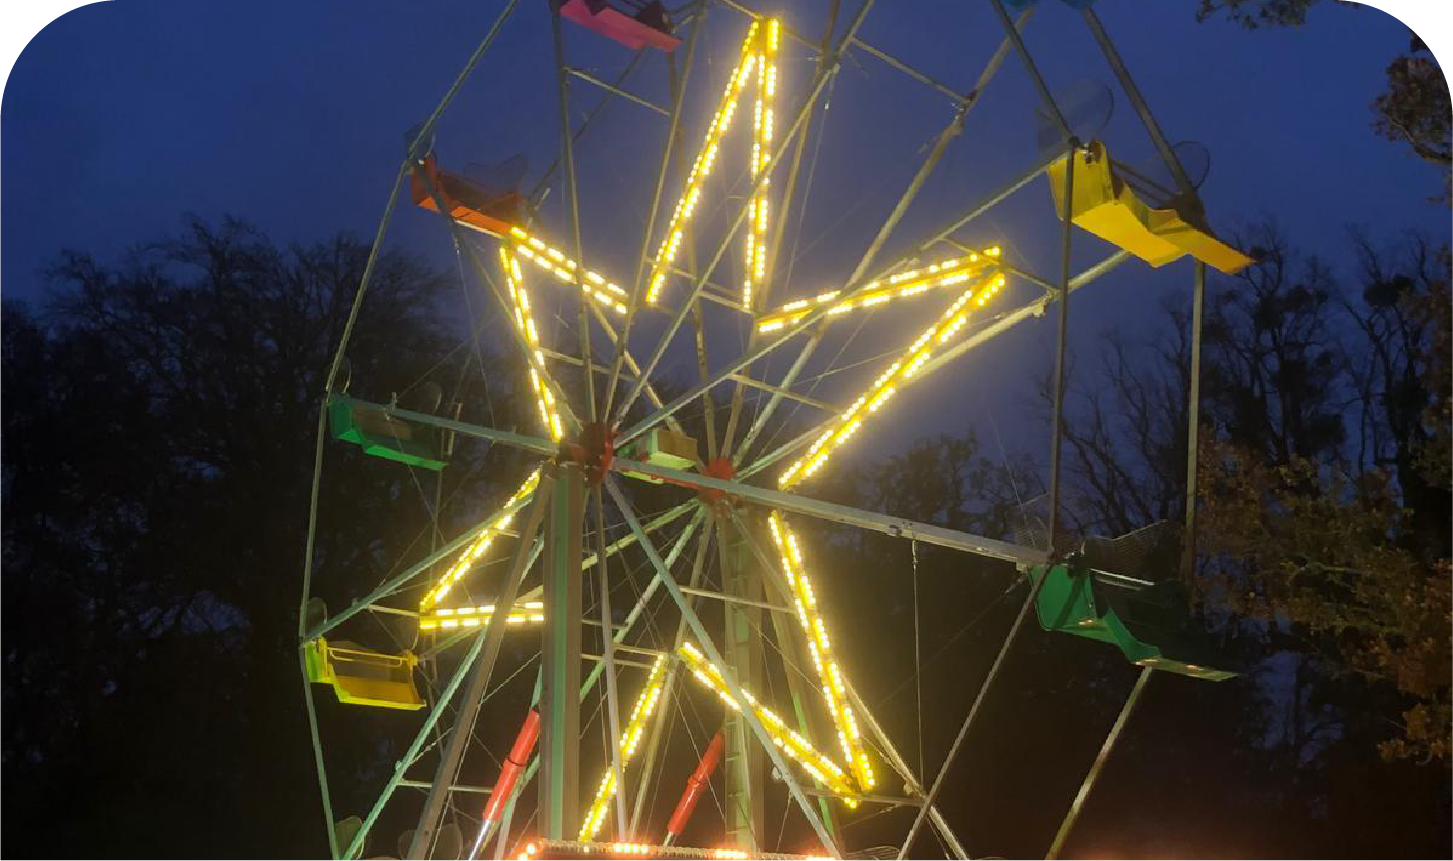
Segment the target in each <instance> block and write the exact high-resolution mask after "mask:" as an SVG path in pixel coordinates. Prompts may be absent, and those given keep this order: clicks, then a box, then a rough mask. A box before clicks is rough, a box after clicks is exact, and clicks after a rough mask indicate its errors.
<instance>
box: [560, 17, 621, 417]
mask: <svg viewBox="0 0 1453 861" xmlns="http://www.w3.org/2000/svg"><path fill="white" fill-rule="evenodd" d="M550 34H551V36H552V37H553V38H554V42H555V81H556V83H557V84H558V85H559V88H560V151H561V156H560V166H561V168H562V169H563V170H564V171H565V202H566V205H567V206H568V207H569V208H570V232H571V236H572V237H573V238H574V240H575V248H574V251H575V259H576V260H579V261H582V263H581V265H580V266H577V267H576V269H575V286H576V287H577V288H578V290H577V293H578V295H579V298H580V322H579V325H580V358H581V360H582V361H584V362H585V365H584V367H585V404H586V413H587V414H589V416H590V420H591V421H595V418H596V411H595V374H594V373H592V372H591V370H590V317H589V316H588V314H587V313H586V305H588V304H589V302H590V300H589V299H587V298H586V293H585V281H584V280H583V279H584V277H585V274H584V273H585V266H584V262H583V261H584V260H585V254H584V252H583V250H582V249H581V242H580V197H579V193H578V190H577V189H576V186H575V139H574V138H573V137H572V136H571V134H570V75H569V74H568V73H567V72H566V67H565V40H564V36H563V34H562V33H561V32H560V4H559V3H556V2H553V0H551V2H550ZM627 334H629V333H627Z"/></svg>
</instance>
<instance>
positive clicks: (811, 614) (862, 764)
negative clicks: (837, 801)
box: [767, 511, 874, 792]
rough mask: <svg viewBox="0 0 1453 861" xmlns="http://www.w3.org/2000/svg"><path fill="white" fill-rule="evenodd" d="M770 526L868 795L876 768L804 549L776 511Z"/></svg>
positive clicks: (830, 705) (825, 694)
mask: <svg viewBox="0 0 1453 861" xmlns="http://www.w3.org/2000/svg"><path fill="white" fill-rule="evenodd" d="M767 523H768V525H769V526H770V527H771V530H772V540H773V541H774V542H775V543H776V545H777V553H778V555H780V556H781V557H782V570H783V571H785V572H786V573H787V585H788V586H789V587H790V588H791V590H792V597H793V600H794V601H795V602H796V604H797V621H798V623H799V624H801V625H802V632H803V633H804V634H806V635H807V645H808V648H809V650H810V651H811V653H812V663H813V665H814V666H816V667H817V677H818V680H819V681H820V683H821V688H822V698H823V699H824V700H825V701H826V702H827V710H828V713H829V714H831V715H832V722H833V725H834V726H836V727H837V733H838V743H839V745H840V746H841V748H842V752H843V756H844V758H846V759H847V763H848V768H849V769H850V770H851V771H852V773H853V777H854V778H856V779H857V781H858V787H859V788H860V789H862V790H863V791H865V792H866V791H867V790H869V789H872V788H873V783H874V780H873V767H872V765H870V764H869V762H868V752H867V751H866V750H865V749H864V747H863V739H862V735H861V734H860V733H859V731H858V719H857V717H856V716H855V715H854V714H853V707H852V706H851V705H849V703H848V692H847V686H846V685H845V684H844V682H843V673H842V669H841V667H839V666H838V662H837V660H836V659H835V658H833V654H832V642H831V641H830V640H829V639H828V636H827V626H826V625H825V624H824V623H823V621H822V614H821V613H819V612H818V610H817V596H816V595H815V594H813V591H812V583H811V581H810V580H808V578H807V569H806V567H805V566H804V565H803V562H802V549H801V548H800V547H799V546H798V543H797V536H796V535H794V534H793V532H792V530H791V529H790V528H788V526H787V523H786V521H784V520H783V519H782V516H781V515H780V514H778V513H777V512H776V511H773V512H771V514H770V515H768V518H767Z"/></svg>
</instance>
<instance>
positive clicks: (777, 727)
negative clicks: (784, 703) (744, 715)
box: [676, 643, 858, 808]
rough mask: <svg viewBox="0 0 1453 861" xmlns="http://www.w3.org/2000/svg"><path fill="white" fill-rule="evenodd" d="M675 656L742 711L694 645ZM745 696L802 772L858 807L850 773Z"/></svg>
mask: <svg viewBox="0 0 1453 861" xmlns="http://www.w3.org/2000/svg"><path fill="white" fill-rule="evenodd" d="M676 653H677V654H678V655H680V656H681V659H682V660H683V661H685V662H686V665H687V666H688V667H689V668H690V669H691V674H692V675H694V676H696V678H697V680H698V681H700V682H701V683H702V684H704V685H706V686H707V687H708V688H710V689H711V690H713V691H715V692H716V694H717V696H719V697H721V699H722V702H724V703H726V704H727V707H728V708H730V709H732V710H734V711H740V710H741V708H742V704H741V703H738V702H737V701H736V699H734V698H733V697H732V695H731V693H730V692H729V691H728V690H727V685H726V680H725V679H724V678H722V675H721V671H720V670H718V669H717V668H716V665H715V664H713V663H711V662H710V661H708V660H707V659H706V656H705V655H703V654H702V653H701V651H700V650H699V649H697V648H696V646H694V645H692V644H691V643H682V644H681V646H680V648H678V649H677V650H676ZM742 695H743V696H745V697H746V699H747V703H746V704H747V705H748V706H750V707H751V709H752V713H753V714H755V715H756V716H757V719H758V720H760V721H761V722H762V728H763V729H765V730H766V731H767V735H769V736H771V738H772V743H773V744H775V745H776V746H777V747H779V748H781V749H782V752H783V753H785V754H787V755H788V756H789V757H791V758H792V759H794V760H796V761H797V763H798V764H799V765H801V766H802V768H803V770H805V771H806V772H807V773H808V774H810V775H812V778H813V779H814V780H816V781H817V782H818V783H819V784H821V785H822V786H823V787H825V788H826V789H827V790H828V791H829V792H835V793H837V794H838V796H839V797H841V798H842V800H843V803H844V804H846V805H847V806H848V807H849V808H855V807H857V806H858V799H857V798H856V797H855V795H856V793H855V792H854V791H853V787H852V785H851V784H850V783H849V782H848V775H847V772H845V771H843V769H842V766H840V765H838V764H837V763H835V762H833V761H832V760H830V759H828V758H827V757H826V756H823V755H822V754H820V753H818V752H817V749H816V748H814V747H813V746H812V745H811V744H809V743H808V741H807V739H805V738H803V737H802V736H801V735H800V734H798V733H797V731H795V730H793V729H792V728H791V727H789V726H787V724H785V723H783V722H782V719H781V718H779V717H777V715H776V713H774V712H773V711H772V710H771V709H769V708H767V707H766V706H764V705H762V704H761V703H758V702H757V699H756V697H753V696H752V693H751V691H747V690H743V691H742Z"/></svg>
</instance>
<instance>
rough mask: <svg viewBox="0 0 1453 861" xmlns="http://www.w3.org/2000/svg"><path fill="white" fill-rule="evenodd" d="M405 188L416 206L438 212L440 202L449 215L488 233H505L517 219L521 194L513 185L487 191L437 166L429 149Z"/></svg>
mask: <svg viewBox="0 0 1453 861" xmlns="http://www.w3.org/2000/svg"><path fill="white" fill-rule="evenodd" d="M431 187H432V190H431ZM409 190H410V193H411V195H412V197H413V200H414V204H415V205H416V206H419V207H421V208H423V209H427V210H429V211H430V212H438V211H439V204H440V203H442V204H443V205H444V209H445V211H446V212H447V213H448V214H449V217H450V218H453V219H454V220H455V221H458V222H459V223H460V224H463V225H464V226H466V227H469V228H472V229H474V230H478V231H479V232H480V233H486V234H489V235H490V236H494V237H500V236H506V235H508V234H509V232H510V229H511V228H512V227H514V226H515V225H517V224H518V223H519V221H520V200H521V198H520V193H519V191H518V190H517V189H509V190H507V191H503V192H491V191H490V190H489V189H485V188H481V187H480V186H478V185H476V184H474V183H472V182H470V181H469V180H467V179H465V178H464V177H462V176H457V175H455V174H452V173H449V172H448V171H446V170H443V169H442V168H440V167H439V165H438V163H437V161H436V160H435V158H434V155H433V153H430V154H429V155H428V156H426V157H425V158H424V162H423V164H422V165H420V166H419V167H418V168H417V169H415V170H414V172H413V175H412V176H411V177H410V180H409ZM436 197H437V200H436V199H435V198H436Z"/></svg>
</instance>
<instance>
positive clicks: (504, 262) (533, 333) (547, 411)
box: [499, 245, 565, 442]
mask: <svg viewBox="0 0 1453 861" xmlns="http://www.w3.org/2000/svg"><path fill="white" fill-rule="evenodd" d="M516 250H517V247H516V246H513V245H512V246H510V248H509V249H508V250H506V249H504V248H501V249H500V250H499V259H500V264H501V266H503V267H504V272H505V282H506V283H507V284H508V285H509V288H510V301H511V302H512V303H513V305H514V309H513V310H514V314H513V315H512V318H511V319H513V320H514V321H515V328H516V329H518V330H519V332H520V335H521V336H522V337H524V339H525V343H526V344H527V345H528V346H529V364H530V388H531V389H532V390H533V391H534V393H535V406H536V407H538V408H539V410H540V420H541V421H542V422H544V424H545V429H546V431H547V432H548V433H549V434H550V439H551V441H553V442H559V441H560V439H561V438H562V437H564V436H565V427H564V425H562V424H561V422H560V411H559V410H558V409H556V406H555V393H554V392H552V391H550V386H549V385H548V384H547V383H546V379H547V377H546V376H545V354H544V352H543V351H541V350H540V330H539V329H538V328H537V327H536V326H535V318H534V316H533V314H531V312H530V294H529V293H527V292H526V291H525V286H524V276H523V274H522V273H521V272H520V260H519V258H518V257H517V256H516V255H515V251H516Z"/></svg>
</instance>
